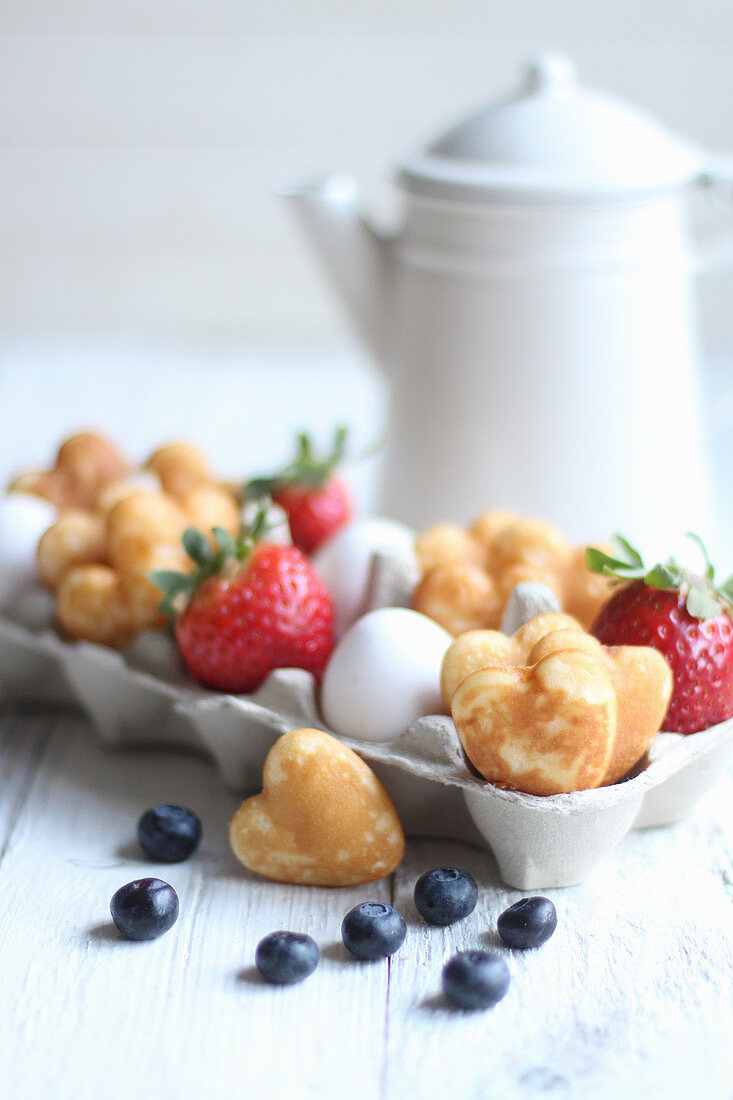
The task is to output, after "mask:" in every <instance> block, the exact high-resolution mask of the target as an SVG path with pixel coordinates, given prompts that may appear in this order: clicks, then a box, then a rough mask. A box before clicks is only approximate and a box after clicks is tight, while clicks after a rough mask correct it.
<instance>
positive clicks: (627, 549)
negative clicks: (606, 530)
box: [611, 533, 644, 569]
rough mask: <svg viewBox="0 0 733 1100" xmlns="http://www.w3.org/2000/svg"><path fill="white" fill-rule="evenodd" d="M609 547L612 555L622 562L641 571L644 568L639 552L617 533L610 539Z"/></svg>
mask: <svg viewBox="0 0 733 1100" xmlns="http://www.w3.org/2000/svg"><path fill="white" fill-rule="evenodd" d="M611 546H612V547H613V550H614V553H615V554H616V555H617V556H618V557H619V558H620V559H621V560H623V561H626V562H628V564H629V565H632V566H634V567H636V568H637V569H642V568H643V567H644V559H643V558H642V556H641V554H640V553H639V551H638V550H637V549H636V548H635V547H634V546H632V545H631V543H630V542H629V540H628V539H625V538H624V537H623V535H619V534H618V533H617V534H615V535H613V536H612V538H611Z"/></svg>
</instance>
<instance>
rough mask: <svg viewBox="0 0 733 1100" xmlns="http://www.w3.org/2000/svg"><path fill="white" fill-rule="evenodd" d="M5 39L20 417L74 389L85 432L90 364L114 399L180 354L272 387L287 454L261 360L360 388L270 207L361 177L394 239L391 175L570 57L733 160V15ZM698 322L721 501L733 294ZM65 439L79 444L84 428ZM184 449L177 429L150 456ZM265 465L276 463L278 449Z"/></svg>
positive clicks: (352, 22) (245, 384) (440, 21)
mask: <svg viewBox="0 0 733 1100" xmlns="http://www.w3.org/2000/svg"><path fill="white" fill-rule="evenodd" d="M0 32H1V37H0V147H1V155H0V171H1V179H0V194H1V196H2V198H1V200H0V291H1V292H0V333H2V335H3V337H4V338H5V339H4V343H3V346H2V357H1V358H0V370H2V371H3V373H4V375H5V376H6V377H5V379H4V383H5V387H6V391H8V390H9V392H10V394H12V387H13V384H14V379H15V377H17V375H18V373H24V372H26V371H30V372H31V373H33V372H34V371H35V372H36V373H37V372H42V373H46V374H50V373H51V372H52V371H53V370H54V368H56V369H57V371H58V370H60V369H62V368H61V366H60V365H61V364H63V369H64V370H65V371H66V372H67V375H68V378H69V384H68V387H67V393H68V395H70V396H73V403H75V407H76V409H77V411H78V414H79V416H81V415H82V414H85V411H86V408H87V404H88V402H87V398H88V389H89V384H88V371H87V369H86V366H84V367H83V369H80V373H79V374H78V376H77V375H76V374H74V371H73V369H72V364H73V362H74V360H75V349H76V348H77V347H80V348H81V349H82V351H81V353H80V356H81V359H82V360H84V362H85V364H87V365H88V364H89V362H93V363H94V364H95V369H98V370H99V371H100V373H101V375H102V376H104V373H105V371H106V372H110V371H111V370H112V369H113V368H112V367H111V366H109V365H108V364H109V362H110V361H114V360H115V356H117V355H118V352H119V349H120V348H123V349H124V348H126V349H127V353H128V354H129V355H130V356H131V357H133V358H135V359H136V360H138V361H139V359H140V358H141V357H147V358H149V360H150V363H151V365H152V366H155V364H156V363H157V362H158V361H159V359H160V358H161V357H162V358H163V359H164V360H165V362H166V363H168V364H170V363H171V362H172V361H173V360H175V357H176V356H177V355H178V354H180V355H181V356H182V357H183V358H184V359H185V361H186V362H187V363H191V362H197V361H198V362H200V363H201V364H202V367H204V369H205V370H206V371H210V368H211V365H212V363H215V362H217V361H218V358H219V357H221V356H223V357H224V358H225V359H226V361H227V362H232V361H233V360H236V359H237V357H238V356H240V357H241V358H242V360H243V362H244V363H245V365H247V364H249V366H251V367H252V372H250V373H248V372H247V370H245V371H243V374H242V395H243V397H244V400H245V403H246V398H247V396H253V397H255V398H257V397H259V396H260V395H263V394H264V395H265V397H268V396H269V395H271V394H272V393H273V387H274V388H275V389H276V390H277V392H278V394H279V397H280V404H281V408H283V416H282V418H279V417H278V415H277V413H276V412H273V411H272V410H271V411H270V413H269V423H270V426H271V435H272V436H273V437H275V438H274V442H273V449H274V450H277V451H278V453H279V452H280V451H281V450H284V449H285V447H286V445H287V435H288V433H289V431H290V426H291V422H292V420H293V419H294V417H295V415H296V413H295V410H294V406H292V405H291V407H290V408H284V405H285V404H286V403H287V402H286V398H285V396H284V390H283V387H282V386H281V385H280V384H279V380H278V371H277V368H276V367H274V366H273V359H272V357H270V358H267V356H265V360H266V361H265V362H263V363H262V364H261V365H259V364H258V363H256V362H254V361H253V355H254V356H255V359H256V356H257V354H258V353H259V351H260V350H261V349H273V348H274V349H276V350H277V352H278V354H280V353H282V354H284V355H285V358H286V360H287V363H288V365H289V367H292V368H293V369H294V368H295V367H296V366H297V364H298V362H299V360H300V357H301V356H302V358H303V362H304V363H306V364H307V363H308V362H312V361H313V356H314V355H315V356H316V358H317V357H318V355H319V354H320V353H321V349H324V362H329V363H331V364H332V365H333V369H334V371H336V370H338V369H340V368H339V364H340V363H346V364H348V365H349V368H350V369H353V370H355V371H356V372H357V373H358V372H359V371H362V365H361V363H360V361H359V360H358V358H356V348H355V344H354V343H353V341H352V338H351V334H350V332H349V330H348V327H347V325H346V323H345V320H344V318H343V317H342V314H341V311H340V308H339V306H338V304H337V303H336V302H335V301H334V300H332V298H331V295H330V293H329V291H328V290H327V288H326V287H325V285H324V284H323V283H322V281H321V279H320V275H319V274H318V272H317V269H316V266H315V264H314V263H313V262H312V259H311V257H310V256H309V255H308V254H307V252H306V249H305V248H304V247H303V244H302V242H301V240H300V238H299V236H298V233H297V229H296V226H295V225H294V224H292V223H291V221H290V216H289V214H288V212H287V211H286V210H285V209H284V208H282V207H281V205H280V204H279V202H278V200H277V199H275V198H274V197H273V195H272V193H271V189H272V184H273V182H274V181H275V180H277V178H278V177H281V176H282V174H283V173H288V174H290V173H300V172H303V173H305V174H309V173H312V172H321V171H328V170H332V169H342V170H346V171H349V172H352V173H353V174H355V175H356V176H357V177H358V178H359V179H360V180H361V181H362V183H363V186H364V191H365V196H366V200H367V201H368V202H369V203H371V204H372V206H373V207H374V208H375V210H376V211H377V214H378V215H379V216H381V217H382V218H387V219H390V218H393V217H394V216H395V213H396V211H395V201H394V200H395V196H394V193H393V192H392V190H391V187H390V185H389V172H390V168H391V166H392V165H393V164H394V162H395V161H396V160H398V159H399V157H400V156H401V155H402V154H403V153H404V152H405V151H406V150H408V149H409V148H410V147H412V146H415V145H417V144H420V143H421V142H422V141H423V140H425V139H426V138H427V137H429V136H431V134H433V133H434V132H436V131H437V130H439V129H440V128H441V127H443V126H444V125H445V124H447V123H449V122H450V121H452V120H453V119H455V118H456V117H457V116H460V115H461V114H463V113H464V112H466V111H467V110H469V109H472V108H474V107H475V106H477V105H478V104H480V103H481V102H482V101H486V100H489V99H491V98H492V97H494V96H495V95H497V94H499V93H501V92H504V91H505V90H506V89H507V87H510V86H511V85H512V84H513V83H514V82H515V80H516V74H517V70H518V68H519V66H520V65H521V64H522V63H523V62H524V60H526V59H527V58H528V57H529V56H531V55H533V54H534V53H537V52H538V51H541V50H544V49H548V48H552V49H559V50H562V51H565V52H567V53H568V54H570V55H571V56H572V57H573V58H574V59H575V60H576V62H577V64H578V67H579V69H580V73H581V76H582V77H583V78H584V79H585V80H587V81H588V82H591V83H594V84H596V85H598V86H600V87H603V88H607V89H610V90H612V91H615V92H617V93H619V94H621V95H623V96H625V97H627V98H630V99H632V100H634V101H636V102H637V103H639V104H640V105H641V106H643V107H644V108H646V109H648V110H649V111H650V112H652V113H653V114H655V115H656V116H658V117H659V118H660V119H661V120H662V121H664V122H666V123H668V124H669V125H671V126H673V127H675V128H676V129H678V130H680V131H681V132H684V133H686V134H688V135H689V136H690V137H692V138H693V139H695V140H697V141H698V142H700V143H701V144H703V145H705V146H709V147H711V148H715V149H719V150H726V149H727V150H733V95H731V65H730V62H731V56H733V7H732V6H731V5H730V4H728V3H726V2H724V0H717V2H716V0H695V3H690V2H689V0H614V2H613V3H608V2H607V0H586V2H584V3H581V2H579V0H556V2H553V3H548V2H547V0H515V2H513V3H507V2H504V3H500V2H497V0H488V2H485V3H478V2H473V0H423V2H421V3H417V2H416V0H351V2H349V3H347V4H344V3H343V2H339V3H337V2H335V0H309V2H308V3H307V4H306V3H298V2H297V0H245V2H242V0H207V2H206V3H201V2H200V0H199V2H194V0H178V2H175V3H170V2H169V3H164V2H163V0H124V2H123V0H116V2H115V0H76V2H75V3H73V4H69V3H68V0H45V2H44V0H3V4H2V7H1V10H0ZM730 224H731V229H732V230H733V208H731V217H730ZM731 270H733V262H732V265H731ZM699 298H700V312H701V325H702V334H703V341H704V357H705V364H706V373H705V379H704V382H705V386H706V392H707V395H708V408H709V427H710V440H711V444H712V446H713V449H714V452H715V457H716V461H717V472H718V479H719V482H720V493H721V499H722V497H723V496H724V495H725V493H727V491H728V490H729V488H730V481H729V480H728V478H727V476H726V474H725V471H726V469H727V467H728V466H729V465H730V463H731V460H733V445H729V444H727V442H726V440H727V438H728V437H729V436H733V431H731V429H733V384H732V383H731V378H732V376H733V371H732V370H731V369H730V357H731V354H732V353H733V309H731V302H732V301H733V275H731V274H729V273H724V272H717V273H714V274H708V275H706V276H704V277H703V278H702V279H701V280H700V282H699ZM39 340H41V341H42V343H40V344H39ZM90 342H91V344H90ZM90 347H91V349H92V350H91V351H90ZM248 369H249V368H248ZM304 369H305V368H304ZM207 377H211V378H214V379H215V378H216V374H215V373H209V374H208V375H207ZM373 381H374V380H373V378H371V377H370V378H369V379H368V386H372V387H373V389H372V390H370V392H373V393H374V394H377V396H376V397H375V399H374V400H375V401H376V404H377V405H378V404H379V395H378V393H377V390H376V388H374V386H373ZM324 392H325V391H324V390H323V388H321V387H319V394H318V395H317V396H314V398H313V400H312V402H311V404H310V405H309V404H308V403H307V402H306V403H305V404H304V403H303V399H302V394H300V395H299V397H298V405H297V414H298V415H299V416H300V418H301V421H302V420H303V419H304V418H310V419H315V421H316V422H317V421H318V420H319V417H320V419H321V420H324V419H325V420H329V419H333V418H334V417H337V416H342V415H343V402H341V403H340V404H339V402H336V404H335V405H333V406H332V405H330V404H329V402H328V399H325V406H324V405H323V401H324V397H323V394H324ZM177 397H178V399H179V400H180V401H183V402H184V403H185V404H187V405H189V406H190V405H191V402H192V400H193V398H192V396H191V393H190V391H185V392H184V393H182V394H180V393H179V394H178V395H177ZM239 398H240V395H238V399H239ZM85 402H87V403H85ZM174 403H175V402H174V400H173V398H171V404H174ZM319 403H320V404H319ZM354 404H355V406H357V412H354V416H355V417H356V418H357V419H359V415H361V419H362V421H363V420H364V417H365V415H366V414H364V413H361V412H360V402H359V401H356V402H355V403H354ZM97 409H99V412H96V410H97ZM105 411H108V410H105V406H104V402H103V401H101V399H100V401H98V402H97V404H92V406H91V407H90V412H94V413H95V415H97V416H98V417H100V418H101V420H104V419H105V416H104V414H105ZM109 411H110V416H111V407H110V410H109ZM6 419H7V418H6ZM112 419H113V417H112ZM184 419H185V418H184ZM377 420H378V418H377ZM68 421H69V427H70V428H72V427H74V426H75V425H76V422H77V421H76V420H75V419H74V412H73V411H72V410H70V411H69V414H68ZM261 421H262V418H261V417H260V418H259V419H258V424H259V427H255V429H254V436H255V438H256V439H260V438H261V436H262V431H261ZM169 422H170V425H171V426H170V428H169V426H168V424H169ZM177 423H178V421H177V420H176V416H175V415H174V416H172V417H171V418H170V419H169V421H167V420H166V413H165V410H161V411H160V412H159V421H158V425H159V431H158V433H157V437H156V438H158V439H160V438H161V437H165V436H166V435H168V434H170V431H171V430H175V428H176V425H177ZM0 427H3V428H5V422H3V423H2V424H0ZM377 430H378V428H376V427H375V426H374V424H372V423H371V422H370V423H369V424H368V425H367V427H366V428H365V429H364V431H365V434H366V435H369V434H375V433H376V432H377ZM10 432H11V435H13V436H14V437H17V436H18V432H17V430H15V429H14V428H13V427H12V426H11V429H10ZM131 434H132V436H133V437H134V438H133V442H136V439H137V436H136V434H135V432H134V431H133V432H132V433H131ZM139 434H140V432H139V431H137V435H138V436H139ZM671 434H672V433H671ZM150 435H151V437H152V436H154V432H153V427H152V426H151V431H150ZM24 438H25V440H26V449H27V450H30V449H31V444H32V446H33V447H34V448H36V450H35V451H34V453H36V454H37V453H38V447H39V445H40V444H41V443H43V445H44V446H45V447H48V446H49V445H50V441H49V440H48V439H47V438H42V433H41V431H40V428H39V430H38V432H37V433H35V434H34V430H33V426H30V428H29V429H28V431H27V432H26V435H25V437H24ZM207 441H208V440H207ZM675 445H684V440H683V439H682V441H681V442H680V440H679V439H676V440H675ZM14 446H15V448H16V449H15V451H13V452H12V453H13V454H15V455H16V456H17V457H23V458H25V453H24V452H23V454H22V455H21V451H22V447H21V441H20V440H19V439H17V438H16V439H15V442H14ZM243 446H245V445H244V444H243ZM245 450H246V446H245ZM265 450H266V448H265ZM6 451H7V448H6ZM247 454H251V455H253V456H254V455H255V454H257V455H259V454H262V445H261V443H258V445H257V447H253V448H252V449H251V451H250V452H247ZM264 457H265V458H267V459H268V460H269V454H265V455H264ZM486 503H487V502H483V501H480V502H477V509H479V508H480V507H483V506H484V505H485V504H486ZM681 525H682V526H684V519H683V518H682V519H681Z"/></svg>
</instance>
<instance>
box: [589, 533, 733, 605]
mask: <svg viewBox="0 0 733 1100" xmlns="http://www.w3.org/2000/svg"><path fill="white" fill-rule="evenodd" d="M686 534H687V536H688V538H691V539H692V540H693V542H695V543H696V544H697V546H698V547H699V549H700V550H701V551H702V555H703V559H704V561H705V573H704V574H703V575H702V576H701V575H700V574H699V573H695V572H693V571H692V570H691V569H685V568H684V567H683V566H681V565H679V564H678V563H677V562H676V561H675V559H674V558H672V557H670V558H668V559H667V561H666V562H658V563H657V564H656V565H654V566H652V568H651V569H647V567H646V566H645V565H644V561H643V559H642V556H641V554H640V553H639V551H638V550H637V549H636V548H635V547H633V546H632V545H631V543H630V542H629V541H628V540H627V539H625V538H623V536H621V535H614V536H613V539H612V546H613V551H614V554H617V555H618V556H617V557H612V556H611V555H610V554H606V553H604V552H603V551H602V550H598V549H596V548H595V547H592V546H591V547H588V549H587V550H586V554H585V564H586V566H587V568H588V569H590V571H591V572H592V573H600V574H601V575H602V576H605V577H612V578H614V579H615V580H617V581H632V580H642V581H643V582H644V584H647V585H649V587H650V588H659V589H662V590H664V591H677V592H681V593H683V594H684V596H685V607H686V608H687V611H688V612H689V614H690V615H692V617H693V618H695V619H713V618H715V616H716V615H719V614H720V613H721V611H725V612H726V614H728V615H731V611H732V610H733V576H732V577H729V578H728V580H727V581H726V582H725V583H724V584H722V585H720V586H718V587H716V586H715V584H714V583H713V579H714V577H715V569H714V567H713V564H712V562H711V561H710V555H709V554H708V551H707V547H706V546H705V543H704V542H703V540H702V539H701V538H700V536H699V535H696V534H695V532H694V531H687V532H686Z"/></svg>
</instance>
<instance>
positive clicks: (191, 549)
mask: <svg viewBox="0 0 733 1100" xmlns="http://www.w3.org/2000/svg"><path fill="white" fill-rule="evenodd" d="M183 549H184V550H185V551H186V553H187V554H188V556H189V558H191V560H192V561H194V562H195V563H196V565H199V566H202V567H204V568H205V567H207V566H211V565H212V564H213V561H214V551H213V550H212V549H211V543H210V542H209V540H208V539H207V537H206V535H204V534H203V532H202V531H199V530H198V528H196V527H187V528H186V530H185V531H184V532H183Z"/></svg>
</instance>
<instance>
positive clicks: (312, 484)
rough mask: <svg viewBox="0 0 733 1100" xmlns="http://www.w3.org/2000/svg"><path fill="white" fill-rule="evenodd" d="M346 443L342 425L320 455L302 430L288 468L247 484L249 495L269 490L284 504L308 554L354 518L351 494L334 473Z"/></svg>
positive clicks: (293, 533) (292, 528)
mask: <svg viewBox="0 0 733 1100" xmlns="http://www.w3.org/2000/svg"><path fill="white" fill-rule="evenodd" d="M345 444H346V429H345V428H343V427H341V428H338V429H337V431H336V436H335V439H334V444H333V448H332V450H331V453H330V454H329V455H327V457H326V458H323V459H320V458H317V457H316V456H315V454H314V453H313V446H312V444H311V441H310V438H309V437H308V436H307V435H306V433H305V432H301V433H300V434H299V436H298V450H297V453H296V456H295V458H294V459H293V461H292V462H291V463H290V464H289V465H288V466H286V467H285V469H284V470H282V471H281V472H280V473H278V474H274V475H272V476H271V477H261V478H256V479H254V480H253V481H250V482H248V483H247V485H246V486H245V489H244V495H245V498H246V499H251V498H253V497H255V498H256V497H259V496H261V495H262V494H263V493H267V494H269V495H271V496H272V499H273V500H274V501H275V503H276V504H279V505H280V507H281V508H282V509H283V510H284V512H285V513H286V514H287V517H288V523H289V525H290V534H291V536H292V539H293V543H294V545H295V546H297V547H298V548H299V549H300V550H302V551H303V553H304V554H312V553H313V551H314V550H317V549H318V547H319V546H320V545H321V543H323V542H325V541H326V539H329V538H330V537H331V535H335V534H336V532H337V531H338V530H339V529H340V528H341V527H343V526H344V524H346V523H348V521H349V520H350V519H351V514H352V504H351V494H350V492H349V489H348V487H347V486H346V485H345V484H344V482H343V481H342V480H341V478H339V477H335V476H334V473H333V471H334V469H335V468H336V466H337V465H338V464H339V462H340V461H341V459H342V458H343V455H344V448H345Z"/></svg>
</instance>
